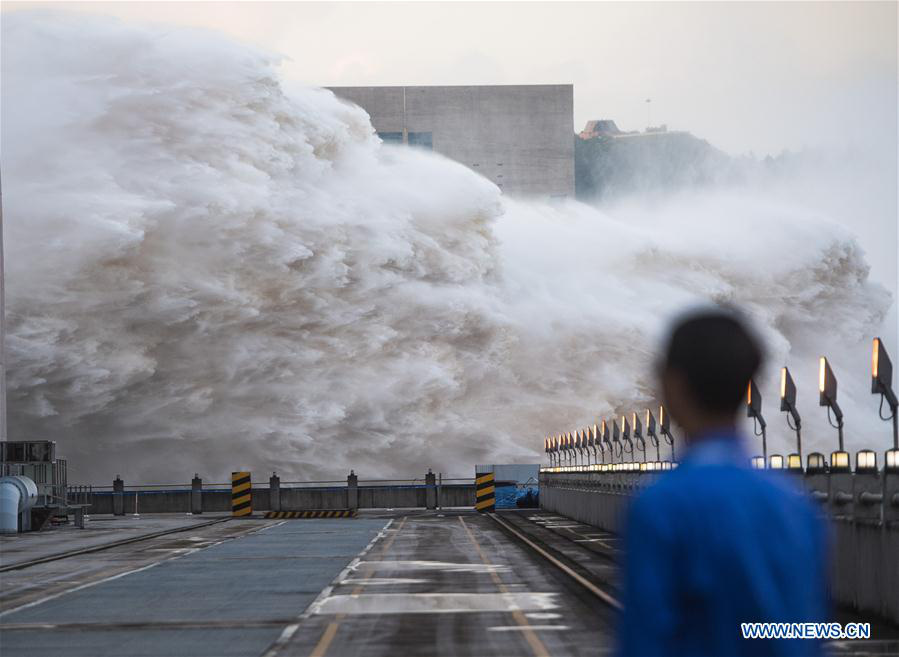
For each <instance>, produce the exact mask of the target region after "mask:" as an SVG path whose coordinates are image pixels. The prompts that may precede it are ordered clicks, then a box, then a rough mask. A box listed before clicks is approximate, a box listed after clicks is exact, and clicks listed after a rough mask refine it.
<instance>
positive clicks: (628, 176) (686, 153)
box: [574, 132, 742, 201]
mask: <svg viewBox="0 0 899 657" xmlns="http://www.w3.org/2000/svg"><path fill="white" fill-rule="evenodd" d="M574 157H575V189H576V193H577V197H578V198H579V199H581V200H587V201H589V200H606V199H610V198H614V197H616V196H621V195H627V194H633V193H635V192H636V193H656V192H665V191H671V190H673V189H677V188H681V187H685V186H696V185H705V184H710V183H717V182H724V181H726V180H732V179H733V178H734V177H735V176H738V175H739V172H740V170H741V169H742V167H741V166H739V164H738V162H736V161H735V160H734V159H733V158H731V157H730V156H729V155H727V154H726V153H724V152H722V151H720V150H718V149H717V148H715V147H714V146H712V145H711V144H709V143H708V142H707V141H705V140H703V139H699V138H697V137H694V136H693V135H691V134H690V133H688V132H661V133H651V134H640V135H629V136H623V137H610V136H599V137H593V138H592V139H581V138H580V137H575V140H574Z"/></svg>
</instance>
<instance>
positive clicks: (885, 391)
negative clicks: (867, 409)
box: [871, 338, 899, 450]
mask: <svg viewBox="0 0 899 657" xmlns="http://www.w3.org/2000/svg"><path fill="white" fill-rule="evenodd" d="M871 393H872V394H875V395H880V410H879V411H878V414H879V415H880V419H881V420H890V419H892V420H893V450H899V413H897V410H899V400H897V399H896V393H895V392H893V363H892V362H891V361H890V356H889V354H887V350H886V348H885V347H884V346H883V342H882V341H881V339H880V338H874V348H873V350H872V352H871ZM884 400H886V402H887V403H888V404H889V406H890V411H891V412H892V414H891V415H890V417H884V416H883V402H884Z"/></svg>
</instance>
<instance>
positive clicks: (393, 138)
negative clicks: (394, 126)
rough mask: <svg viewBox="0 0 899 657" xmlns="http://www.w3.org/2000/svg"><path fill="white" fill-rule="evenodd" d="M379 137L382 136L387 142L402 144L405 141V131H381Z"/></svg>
mask: <svg viewBox="0 0 899 657" xmlns="http://www.w3.org/2000/svg"><path fill="white" fill-rule="evenodd" d="M378 137H380V138H381V141H383V142H384V143H385V144H402V143H403V133H402V132H379V133H378Z"/></svg>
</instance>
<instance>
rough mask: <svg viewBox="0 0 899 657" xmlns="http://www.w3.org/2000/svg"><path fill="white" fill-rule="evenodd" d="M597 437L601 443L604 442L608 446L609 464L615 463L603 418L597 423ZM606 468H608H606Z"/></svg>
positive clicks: (613, 451) (607, 428) (606, 425)
mask: <svg viewBox="0 0 899 657" xmlns="http://www.w3.org/2000/svg"><path fill="white" fill-rule="evenodd" d="M599 439H600V441H601V442H602V443H605V444H606V445H608V446H609V464H614V463H615V449H614V448H613V447H612V440H611V436H610V435H609V425H608V424H606V421H605V420H601V421H600V423H599ZM606 469H607V470H608V469H610V468H606Z"/></svg>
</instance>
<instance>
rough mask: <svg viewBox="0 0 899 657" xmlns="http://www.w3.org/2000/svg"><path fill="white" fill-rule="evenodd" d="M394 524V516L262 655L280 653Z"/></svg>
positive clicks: (271, 655)
mask: <svg viewBox="0 0 899 657" xmlns="http://www.w3.org/2000/svg"><path fill="white" fill-rule="evenodd" d="M392 524H393V518H391V519H390V520H388V521H387V524H385V525H384V526H383V527H381V529H380V530H379V531H378V533H377V534H375V536H374V538H372V539H371V540H370V541H369V542H368V545H366V546H365V547H364V548H362V552H360V553H359V554H358V555H357V556H356V558H355V559H353V560H352V561H350V562H349V563H348V564H347V565H346V568H344V569H343V570H341V571H340V572H339V573H338V574H337V577H335V578H334V580H333V581H332V582H331V584H329V585H328V586H326V587H325V588H323V589H322V590H321V592H320V593H319V594H318V595H317V596H316V597H315V600H313V601H312V603H311V604H310V605H309V606H308V607H306V610H305V611H304V612H303V613H302V614H300V615H299V616H298V617H297V621H296V622H295V623H291V624H290V625H288V626H287V627H285V628H284V629H283V630H281V634H280V636H278V638H277V639H275V641H274V643H272V645H270V646H269V648H268V650H266V651H265V652H264V653H263V654H262V657H275V655H277V654H278V652H279V651H280V650H281V648H282V647H283V646H284V645H285V644H286V643H287V642H288V641H290V639H291V638H292V637H293V635H294V634H296V632H297V630H298V629H300V623H301V622H302V621H303V620H305V619H306V618H309V616H310V615H312V613H314V612H313V608H314V607H315V606H316V605H318V604H321V603H322V602H323V601H324V600H325V599H326V598H327V597H328V596H329V595H331V592H332V591H333V590H334V587H335V586H337V583H338V582H340V581H341V580H344V579H346V578H347V575H349V574H350V573H351V572H353V569H354V568H355V567H356V565H357V564H358V563H359V561H360V560H361V558H362V557H364V556H365V555H366V553H367V552H368V551H369V550H371V549H372V547H373V546H374V544H375V543H377V542H378V541H379V540H380V539H382V538H384V537H385V536H386V535H387V532H388V531H389V529H390V525H392Z"/></svg>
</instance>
